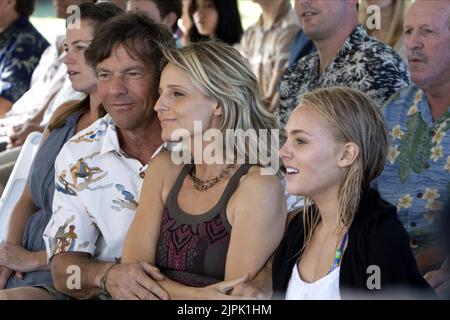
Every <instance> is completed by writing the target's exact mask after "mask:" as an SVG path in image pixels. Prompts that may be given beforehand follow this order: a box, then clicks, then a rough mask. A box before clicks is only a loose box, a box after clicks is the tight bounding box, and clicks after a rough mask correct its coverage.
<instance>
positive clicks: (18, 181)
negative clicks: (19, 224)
mask: <svg viewBox="0 0 450 320" xmlns="http://www.w3.org/2000/svg"><path fill="white" fill-rule="evenodd" d="M41 137H42V133H40V132H32V133H30V134H29V135H28V137H27V139H26V140H25V143H24V144H23V146H22V150H21V151H20V154H19V157H18V158H17V161H16V163H15V164H14V169H13V170H12V172H11V175H10V177H9V179H8V183H7V184H6V186H5V189H4V190H3V194H2V198H1V199H0V242H1V241H4V240H5V239H6V233H7V230H8V229H7V228H8V224H9V219H10V218H11V213H12V210H13V209H14V207H15V205H16V203H17V201H19V198H20V196H21V195H22V192H23V189H24V188H25V185H26V183H27V179H28V173H29V172H30V168H31V164H32V163H33V159H34V156H35V154H36V152H37V150H38V149H39V143H40V141H41Z"/></svg>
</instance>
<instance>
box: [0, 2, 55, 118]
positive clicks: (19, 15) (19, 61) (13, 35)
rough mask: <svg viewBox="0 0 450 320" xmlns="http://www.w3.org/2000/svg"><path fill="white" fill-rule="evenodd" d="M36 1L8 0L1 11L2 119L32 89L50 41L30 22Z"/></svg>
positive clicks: (0, 100) (0, 95) (0, 97)
mask: <svg viewBox="0 0 450 320" xmlns="http://www.w3.org/2000/svg"><path fill="white" fill-rule="evenodd" d="M33 11H34V0H15V1H4V2H3V3H2V10H1V12H0V117H1V116H3V115H4V114H5V113H6V112H8V111H9V110H10V109H11V107H12V105H13V104H14V102H16V101H17V100H19V98H20V97H21V96H22V95H23V94H24V93H25V92H26V91H27V90H28V89H29V87H30V82H31V75H32V74H33V70H34V69H35V68H36V66H37V64H38V61H39V59H40V57H41V55H42V53H43V52H44V50H45V49H46V48H47V47H48V42H47V40H45V38H44V37H43V36H42V35H41V34H40V33H39V31H37V30H36V28H35V27H34V26H33V25H32V24H31V23H30V21H29V16H30V15H31V14H32V13H33Z"/></svg>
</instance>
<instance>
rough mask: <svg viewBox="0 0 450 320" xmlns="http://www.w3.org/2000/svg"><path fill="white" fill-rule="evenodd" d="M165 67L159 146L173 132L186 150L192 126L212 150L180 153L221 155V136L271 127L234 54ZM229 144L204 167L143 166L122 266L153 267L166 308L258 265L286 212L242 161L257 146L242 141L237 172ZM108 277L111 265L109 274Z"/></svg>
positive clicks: (207, 52)
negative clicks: (208, 138) (206, 136)
mask: <svg viewBox="0 0 450 320" xmlns="http://www.w3.org/2000/svg"><path fill="white" fill-rule="evenodd" d="M165 58H166V59H165V61H164V63H163V65H164V69H163V71H162V75H161V81H160V86H159V87H160V98H159V100H158V101H157V103H156V105H155V110H156V111H157V112H158V117H159V119H160V120H161V126H162V138H163V140H165V141H167V140H171V139H174V138H175V136H176V134H177V133H176V132H177V131H180V130H181V131H183V132H185V133H184V134H183V139H186V138H187V137H189V138H187V139H188V141H192V140H191V139H195V138H198V136H197V135H198V131H197V129H194V127H195V126H197V125H198V123H200V125H201V131H200V132H202V133H208V131H211V129H213V130H216V131H219V130H220V132H221V135H220V137H217V138H216V140H215V142H213V143H207V142H205V141H204V142H203V144H201V143H200V144H199V147H197V146H196V145H195V142H194V145H193V147H191V145H190V143H189V142H188V143H187V144H188V153H190V154H191V155H196V154H205V153H204V152H205V151H206V153H208V151H207V150H208V149H211V148H219V149H220V148H224V145H225V143H226V140H225V139H226V132H227V133H228V131H229V130H231V131H232V132H236V130H243V131H248V130H255V132H256V133H255V134H256V135H259V134H260V133H261V131H259V130H270V129H272V128H275V126H276V120H275V118H274V117H273V116H272V115H271V114H270V113H268V112H267V111H266V110H265V109H264V107H263V105H262V102H261V98H260V96H259V90H258V83H257V81H256V78H255V76H254V75H253V73H252V72H251V71H250V68H249V67H248V65H247V63H246V61H245V60H244V58H243V57H242V56H241V55H240V54H239V52H238V51H237V50H236V49H234V48H232V47H231V46H229V45H227V44H223V43H222V42H204V43H198V44H192V45H190V46H187V47H184V48H181V49H177V50H168V51H166V52H165ZM224 65H226V66H227V68H223V66H224ZM195 122H197V123H195ZM175 139H176V138H175ZM232 143H233V144H232V145H231V146H232V149H231V151H232V153H233V155H229V154H227V155H225V151H226V150H223V151H224V152H223V154H224V155H223V157H222V156H221V157H220V158H215V160H214V162H213V163H211V159H209V160H208V159H207V160H206V161H205V159H203V160H204V161H199V160H198V159H197V158H196V156H194V162H193V163H192V162H191V159H190V157H188V159H187V161H188V163H187V164H186V163H184V164H176V163H175V162H174V161H173V158H172V157H173V155H171V154H170V153H161V154H160V155H158V156H157V157H156V158H155V159H153V160H152V161H151V162H150V164H149V169H148V171H147V173H146V177H145V180H144V185H143V187H142V190H141V202H140V205H139V208H138V212H137V214H136V217H135V219H134V221H133V223H132V224H131V226H130V229H129V231H128V234H127V238H126V241H125V245H124V252H123V259H122V261H123V262H124V263H130V262H136V261H139V262H145V263H149V264H151V265H153V266H156V267H158V268H159V269H160V270H161V271H162V273H163V274H164V275H165V278H164V280H162V281H158V284H159V285H160V286H162V287H163V289H164V290H166V291H167V293H168V294H169V296H170V298H171V299H224V298H225V297H226V294H227V291H228V290H229V289H230V288H233V286H234V285H235V284H237V283H240V282H243V281H245V280H248V279H249V278H252V277H253V276H254V275H255V274H256V273H257V272H258V271H259V270H260V269H261V268H262V267H263V266H264V264H265V263H266V261H267V260H268V259H269V257H270V256H271V255H272V253H273V251H274V250H275V248H276V246H277V245H278V243H279V241H280V239H281V237H282V234H283V229H284V225H285V217H286V209H285V206H284V198H283V191H282V188H281V185H280V182H279V179H278V177H277V176H276V175H262V174H261V170H262V168H263V166H262V164H261V163H260V162H259V159H258V161H257V163H251V162H250V161H249V159H252V158H253V157H252V156H251V150H254V149H253V147H258V148H263V149H264V150H267V148H266V146H263V145H262V144H261V143H260V144H259V145H256V144H257V143H258V139H257V138H256V137H255V138H254V139H250V141H249V142H248V144H249V146H248V149H247V148H246V150H245V151H243V153H244V156H243V159H245V160H246V161H245V164H242V165H239V164H238V163H239V161H238V159H237V158H235V157H236V154H238V153H239V150H240V149H239V146H238V144H237V143H236V142H234V141H233V142H232ZM197 148H199V149H197ZM227 151H229V150H228V148H227ZM241 151H242V150H241ZM267 151H268V152H269V153H270V149H269V150H267ZM264 152H265V151H264ZM274 152H276V150H274ZM264 154H266V153H264ZM226 160H227V161H226ZM275 172H276V170H275ZM249 252H251V254H249ZM115 270H119V266H117V267H115V268H112V269H111V271H110V274H111V275H113V274H114V273H115ZM246 275H247V276H246ZM224 280H225V282H223V281H224ZM106 288H107V289H108V290H109V292H110V293H111V294H112V295H113V297H114V296H116V294H117V293H119V292H120V287H119V286H118V285H116V284H115V283H114V282H113V281H112V280H111V281H110V280H109V277H108V278H107V279H106Z"/></svg>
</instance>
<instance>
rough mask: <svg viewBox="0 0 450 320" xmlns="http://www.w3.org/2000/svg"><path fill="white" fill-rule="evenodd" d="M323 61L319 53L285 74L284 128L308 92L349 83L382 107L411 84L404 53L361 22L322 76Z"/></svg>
mask: <svg viewBox="0 0 450 320" xmlns="http://www.w3.org/2000/svg"><path fill="white" fill-rule="evenodd" d="M319 64H320V61H319V55H318V53H317V52H315V53H312V54H310V55H308V56H306V57H303V58H302V59H300V60H299V61H298V63H297V64H295V65H294V66H292V67H290V68H288V69H287V70H286V72H285V73H284V75H283V77H282V79H281V84H280V105H279V108H278V111H277V113H278V118H279V121H280V125H281V128H284V126H285V125H286V123H287V120H288V118H289V115H290V113H291V111H292V110H293V109H294V108H295V107H296V106H297V105H298V102H299V97H300V96H301V95H302V94H303V93H305V92H306V91H309V90H313V89H316V88H321V87H331V86H349V87H352V88H355V89H359V90H361V91H363V92H365V93H367V94H368V95H369V96H371V97H372V98H373V99H374V100H375V101H376V102H377V103H378V104H379V105H380V106H381V105H383V103H384V102H386V100H387V99H388V98H389V97H390V96H391V95H392V94H394V93H395V92H397V91H398V90H400V89H401V88H403V87H406V86H407V85H408V84H409V74H408V68H407V66H406V65H405V63H404V62H403V61H402V59H401V58H400V56H399V55H398V54H397V53H396V52H395V51H394V50H393V49H392V48H391V47H389V46H387V45H385V44H383V43H381V42H380V41H378V40H376V39H375V38H372V37H369V36H368V35H367V32H366V31H365V30H364V28H363V27H362V26H361V25H359V26H358V27H357V28H356V29H355V30H354V31H353V33H352V34H351V35H350V36H349V37H348V38H347V40H345V42H344V44H343V45H342V47H341V49H340V51H339V52H338V54H337V56H336V58H335V59H334V60H333V62H332V63H331V64H330V65H329V66H328V67H327V68H326V69H325V71H324V73H323V74H322V75H321V76H319Z"/></svg>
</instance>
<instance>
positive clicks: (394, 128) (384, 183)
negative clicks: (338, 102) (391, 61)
mask: <svg viewBox="0 0 450 320" xmlns="http://www.w3.org/2000/svg"><path fill="white" fill-rule="evenodd" d="M404 30H405V47H406V51H407V56H408V63H409V67H410V72H411V80H412V81H413V82H414V84H413V85H411V86H410V87H408V88H405V89H402V90H401V91H399V92H398V93H396V94H395V95H393V96H392V97H391V98H390V100H389V101H388V102H387V104H386V107H385V109H384V116H385V119H386V122H387V124H388V127H389V134H390V138H391V146H390V149H389V154H388V160H387V162H386V166H385V169H384V171H383V173H382V174H381V176H380V177H379V179H378V180H377V187H378V190H379V191H380V193H381V195H382V197H383V198H384V199H386V200H387V201H389V202H391V203H393V204H395V205H396V206H397V209H398V216H399V219H400V220H401V222H402V223H403V225H404V226H405V228H406V229H407V230H408V232H409V234H410V238H411V239H410V241H411V242H410V243H411V247H412V249H413V251H414V253H415V254H416V260H417V262H418V266H419V269H420V270H421V271H422V272H423V273H426V272H427V271H430V270H433V269H436V268H439V267H440V266H441V264H442V261H443V259H444V257H442V256H441V254H440V252H439V250H438V247H437V246H436V243H437V239H436V238H437V236H438V234H439V227H440V225H439V224H438V223H437V222H438V221H439V213H440V212H441V211H442V209H443V205H444V204H445V202H446V201H447V199H449V192H450V132H449V129H450V2H448V1H416V2H415V3H414V4H413V5H412V6H411V8H410V10H409V11H408V14H407V17H406V20H405V28H404ZM443 269H445V266H444V268H443ZM441 271H443V270H441ZM448 275H449V274H448V273H444V272H433V273H429V274H428V275H426V278H427V280H429V282H430V284H431V285H432V286H433V287H435V288H438V287H439V286H440V284H441V283H442V282H444V280H445V278H447V279H448ZM437 292H438V293H439V289H437Z"/></svg>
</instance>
